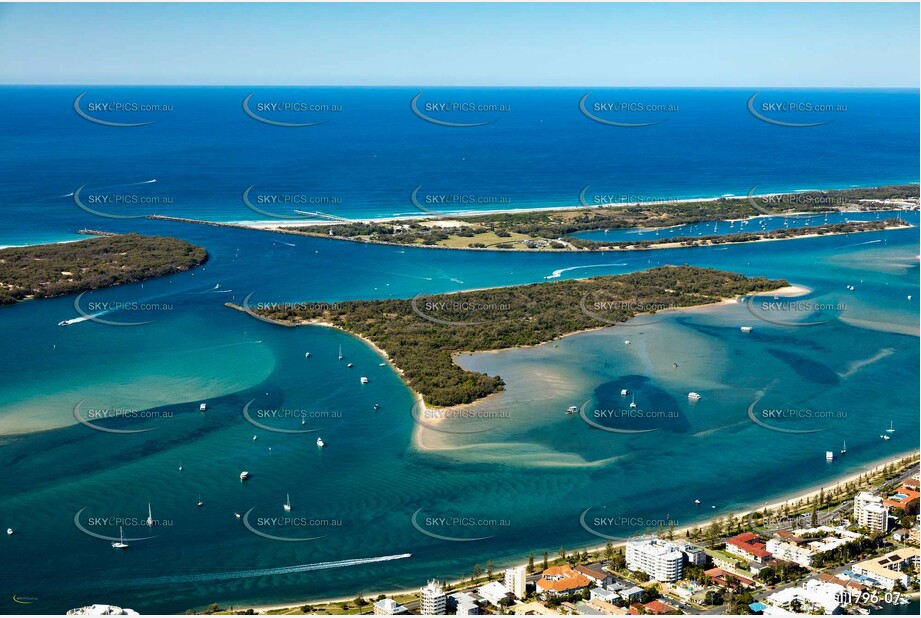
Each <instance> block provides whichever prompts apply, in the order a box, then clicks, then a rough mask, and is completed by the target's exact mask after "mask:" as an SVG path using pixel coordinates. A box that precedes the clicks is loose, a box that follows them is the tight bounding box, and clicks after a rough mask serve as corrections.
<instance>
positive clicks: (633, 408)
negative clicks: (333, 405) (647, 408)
mask: <svg viewBox="0 0 921 618" xmlns="http://www.w3.org/2000/svg"><path fill="white" fill-rule="evenodd" d="M630 409H631V410H635V409H636V395H634V396H633V400H632V401H631V402H630Z"/></svg>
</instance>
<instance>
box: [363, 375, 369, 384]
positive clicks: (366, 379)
mask: <svg viewBox="0 0 921 618" xmlns="http://www.w3.org/2000/svg"><path fill="white" fill-rule="evenodd" d="M361 383H362V384H367V383H368V378H366V377H364V376H361Z"/></svg>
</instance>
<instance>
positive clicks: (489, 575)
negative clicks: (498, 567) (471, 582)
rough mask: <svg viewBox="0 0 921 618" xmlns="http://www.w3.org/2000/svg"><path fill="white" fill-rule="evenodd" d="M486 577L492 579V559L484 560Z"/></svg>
mask: <svg viewBox="0 0 921 618" xmlns="http://www.w3.org/2000/svg"><path fill="white" fill-rule="evenodd" d="M486 579H492V560H487V561H486Z"/></svg>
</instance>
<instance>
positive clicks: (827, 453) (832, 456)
mask: <svg viewBox="0 0 921 618" xmlns="http://www.w3.org/2000/svg"><path fill="white" fill-rule="evenodd" d="M834 459H835V452H834V451H825V461H833V460H834Z"/></svg>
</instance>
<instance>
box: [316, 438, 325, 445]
mask: <svg viewBox="0 0 921 618" xmlns="http://www.w3.org/2000/svg"><path fill="white" fill-rule="evenodd" d="M317 446H319V447H323V446H326V442H324V441H323V438H317Z"/></svg>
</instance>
